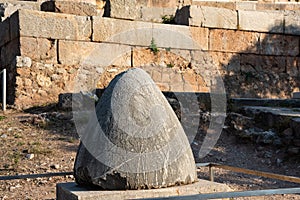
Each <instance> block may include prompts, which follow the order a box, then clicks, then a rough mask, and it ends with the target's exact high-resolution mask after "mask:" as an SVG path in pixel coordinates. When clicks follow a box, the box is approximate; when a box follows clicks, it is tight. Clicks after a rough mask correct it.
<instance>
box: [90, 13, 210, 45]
mask: <svg viewBox="0 0 300 200" xmlns="http://www.w3.org/2000/svg"><path fill="white" fill-rule="evenodd" d="M93 27H94V29H93V32H94V34H93V41H95V42H103V41H106V42H113V43H120V44H127V45H134V46H145V47H149V46H150V44H151V41H152V39H154V42H155V44H156V46H157V47H163V48H181V49H199V48H200V49H201V48H202V49H207V47H208V29H201V28H191V29H190V28H189V27H186V26H174V25H167V24H152V23H147V22H136V21H127V20H117V19H110V18H103V17H93ZM193 40H195V42H194V41H193Z"/></svg>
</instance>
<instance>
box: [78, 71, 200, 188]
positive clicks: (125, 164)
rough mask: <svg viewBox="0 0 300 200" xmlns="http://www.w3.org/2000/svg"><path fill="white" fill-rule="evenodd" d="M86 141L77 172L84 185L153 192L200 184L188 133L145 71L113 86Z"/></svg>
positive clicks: (89, 127)
mask: <svg viewBox="0 0 300 200" xmlns="http://www.w3.org/2000/svg"><path fill="white" fill-rule="evenodd" d="M81 141H82V143H81V144H80V147H79V150H78V153H77V157H76V161H75V166H74V174H75V179H76V182H77V183H78V184H80V185H86V186H100V187H101V188H102V189H109V190H114V189H116V190H122V189H150V188H161V187H169V186H174V185H180V184H190V183H193V182H195V181H196V180H197V174H196V166H195V161H194V157H193V154H192V151H191V148H190V144H189V142H188V139H187V137H186V135H185V132H184V130H183V128H182V126H181V124H180V122H179V121H178V119H177V117H176V115H175V113H174V112H173V110H172V108H171V106H170V105H169V104H168V102H167V100H166V98H165V97H164V96H163V94H162V93H161V91H160V90H159V88H158V87H157V86H156V85H155V83H154V82H153V80H152V79H151V77H150V76H149V75H148V74H147V73H146V72H145V71H144V70H142V69H138V68H133V69H130V70H128V71H126V72H123V73H121V74H119V75H118V76H116V77H115V78H114V79H113V80H112V81H111V82H110V84H109V86H108V87H107V88H106V90H105V92H104V93H103V95H102V96H101V98H100V101H99V102H98V104H97V106H96V112H95V117H91V118H90V121H89V123H88V125H87V128H86V130H85V133H84V135H82V136H81Z"/></svg>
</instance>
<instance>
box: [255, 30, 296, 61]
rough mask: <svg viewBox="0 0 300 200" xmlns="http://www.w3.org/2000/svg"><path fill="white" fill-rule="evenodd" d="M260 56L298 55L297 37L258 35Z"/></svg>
mask: <svg viewBox="0 0 300 200" xmlns="http://www.w3.org/2000/svg"><path fill="white" fill-rule="evenodd" d="M260 46H261V52H260V53H261V54H263V55H279V56H283V55H287V56H297V55H299V37H297V36H290V35H282V34H268V33H261V34H260Z"/></svg>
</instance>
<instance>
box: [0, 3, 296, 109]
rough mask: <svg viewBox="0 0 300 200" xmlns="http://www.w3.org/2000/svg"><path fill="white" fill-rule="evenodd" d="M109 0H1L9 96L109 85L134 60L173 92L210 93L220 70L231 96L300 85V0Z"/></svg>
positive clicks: (52, 98)
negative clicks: (79, 84) (275, 0)
mask: <svg viewBox="0 0 300 200" xmlns="http://www.w3.org/2000/svg"><path fill="white" fill-rule="evenodd" d="M104 4H105V2H104V1H98V2H96V1H94V0H88V1H85V2H82V1H75V2H74V1H72V2H70V1H67V0H66V1H50V2H35V1H29V2H28V1H13V0H0V9H1V10H0V14H1V16H2V18H1V20H0V21H1V22H0V55H1V56H0V58H1V59H0V70H2V69H4V68H6V69H7V71H8V102H9V103H10V104H12V105H14V106H15V107H16V108H19V109H24V108H28V107H32V106H37V105H45V104H48V103H55V102H57V99H58V95H59V94H61V93H68V92H78V91H79V90H80V89H81V88H76V87H74V82H81V81H82V83H84V84H86V85H89V84H88V82H89V81H90V82H91V85H90V87H91V88H89V89H93V87H95V86H96V85H97V86H98V87H105V86H106V85H105V84H104V83H105V82H109V80H110V79H111V78H113V76H114V75H115V74H117V73H119V72H121V71H123V70H125V69H127V68H130V67H143V68H144V69H145V70H146V71H147V72H148V73H149V74H150V75H151V76H152V78H153V79H154V81H155V82H156V83H157V84H158V85H159V86H160V88H161V89H162V90H165V91H197V92H209V91H210V88H211V86H214V84H215V82H214V78H215V77H216V76H219V75H220V76H221V77H222V78H223V81H224V84H225V87H226V92H227V95H228V96H230V97H271V98H286V97H290V96H291V95H292V92H295V91H299V86H300V78H299V77H300V76H299V75H300V74H299V35H300V27H299V26H300V4H298V3H280V4H278V3H267V2H256V1H251V2H246V1H242V2H233V1H228V2H223V1H222V2H218V3H214V2H209V1H207V2H206V1H191V0H188V1H183V0H181V1H177V0H176V1H175V0H173V1H154V0H110V1H107V2H106V4H105V6H104ZM166 23H171V24H166ZM191 39H192V40H191ZM114 56H116V57H114ZM91 77H93V78H91ZM97 80H100V81H98V82H97V83H98V84H97V83H96V84H95V81H97ZM93 84H94V85H93Z"/></svg>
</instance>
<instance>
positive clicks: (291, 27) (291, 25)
mask: <svg viewBox="0 0 300 200" xmlns="http://www.w3.org/2000/svg"><path fill="white" fill-rule="evenodd" d="M284 22H285V24H284V33H285V34H293V35H300V28H299V27H300V11H285V16H284Z"/></svg>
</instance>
